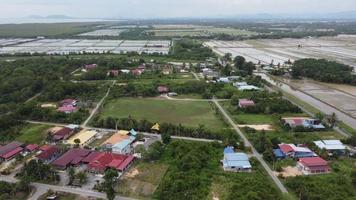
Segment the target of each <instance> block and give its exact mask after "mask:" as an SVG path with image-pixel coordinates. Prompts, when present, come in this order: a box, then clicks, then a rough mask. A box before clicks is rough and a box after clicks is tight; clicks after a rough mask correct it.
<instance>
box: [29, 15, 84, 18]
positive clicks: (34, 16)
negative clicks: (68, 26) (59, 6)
mask: <svg viewBox="0 0 356 200" xmlns="http://www.w3.org/2000/svg"><path fill="white" fill-rule="evenodd" d="M27 18H29V19H77V17H70V16H66V15H48V16H41V15H30V16H28V17H27Z"/></svg>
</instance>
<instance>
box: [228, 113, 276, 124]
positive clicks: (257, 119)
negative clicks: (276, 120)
mask: <svg viewBox="0 0 356 200" xmlns="http://www.w3.org/2000/svg"><path fill="white" fill-rule="evenodd" d="M233 119H234V120H235V122H236V123H238V124H273V117H272V116H271V115H264V114H245V113H241V114H238V115H233Z"/></svg>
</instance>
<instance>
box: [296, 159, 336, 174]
mask: <svg viewBox="0 0 356 200" xmlns="http://www.w3.org/2000/svg"><path fill="white" fill-rule="evenodd" d="M297 168H298V169H299V170H300V171H301V172H302V173H303V174H305V175H312V174H324V173H329V172H330V171H331V169H330V167H329V165H328V163H327V162H326V161H325V160H324V159H322V158H320V157H310V158H300V159H299V161H298V162H297Z"/></svg>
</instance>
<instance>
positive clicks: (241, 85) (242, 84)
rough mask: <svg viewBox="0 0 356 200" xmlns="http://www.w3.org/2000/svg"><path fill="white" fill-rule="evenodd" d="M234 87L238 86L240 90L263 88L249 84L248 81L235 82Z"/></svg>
mask: <svg viewBox="0 0 356 200" xmlns="http://www.w3.org/2000/svg"><path fill="white" fill-rule="evenodd" d="M232 85H233V86H234V87H236V88H237V89H238V90H239V91H258V90H262V89H261V88H259V87H256V86H254V85H249V84H247V83H246V82H235V83H233V84H232Z"/></svg>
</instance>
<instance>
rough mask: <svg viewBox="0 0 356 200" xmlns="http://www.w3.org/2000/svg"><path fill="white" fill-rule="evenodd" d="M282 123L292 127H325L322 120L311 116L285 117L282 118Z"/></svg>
mask: <svg viewBox="0 0 356 200" xmlns="http://www.w3.org/2000/svg"><path fill="white" fill-rule="evenodd" d="M282 123H283V124H284V126H288V127H290V128H296V127H304V128H310V129H315V130H322V129H325V126H324V125H323V124H322V123H321V121H320V120H318V119H313V118H309V117H284V118H282Z"/></svg>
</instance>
